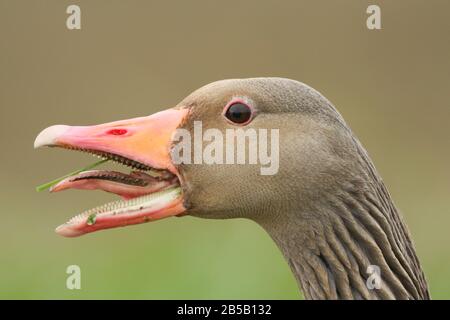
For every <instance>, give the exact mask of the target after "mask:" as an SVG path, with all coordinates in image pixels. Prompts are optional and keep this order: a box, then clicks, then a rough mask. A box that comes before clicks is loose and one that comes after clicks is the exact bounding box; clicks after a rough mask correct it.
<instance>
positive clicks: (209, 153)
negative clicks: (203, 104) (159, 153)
mask: <svg viewBox="0 0 450 320" xmlns="http://www.w3.org/2000/svg"><path fill="white" fill-rule="evenodd" d="M279 138H280V137H279V129H254V128H234V129H231V128H228V129H226V130H225V134H224V133H223V132H222V131H221V130H219V129H216V128H208V129H206V130H203V124H202V122H201V121H194V130H193V135H192V134H191V131H190V130H187V129H183V128H179V129H177V130H176V132H175V135H174V137H173V141H174V147H173V148H172V160H173V162H174V164H210V165H212V164H248V165H259V166H260V174H261V175H275V174H277V173H278V169H279V153H280V145H279Z"/></svg>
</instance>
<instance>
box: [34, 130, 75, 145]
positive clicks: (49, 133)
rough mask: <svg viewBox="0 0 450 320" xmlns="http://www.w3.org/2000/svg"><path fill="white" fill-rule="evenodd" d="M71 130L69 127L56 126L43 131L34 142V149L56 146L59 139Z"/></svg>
mask: <svg viewBox="0 0 450 320" xmlns="http://www.w3.org/2000/svg"><path fill="white" fill-rule="evenodd" d="M69 128H70V127H69V126H65V125H55V126H51V127H48V128H46V129H44V130H42V131H41V132H40V133H39V134H38V136H37V137H36V140H34V148H35V149H37V148H40V147H43V146H51V145H55V144H56V140H57V139H58V137H60V136H61V135H62V134H64V133H65V132H66V131H67V130H68V129H69Z"/></svg>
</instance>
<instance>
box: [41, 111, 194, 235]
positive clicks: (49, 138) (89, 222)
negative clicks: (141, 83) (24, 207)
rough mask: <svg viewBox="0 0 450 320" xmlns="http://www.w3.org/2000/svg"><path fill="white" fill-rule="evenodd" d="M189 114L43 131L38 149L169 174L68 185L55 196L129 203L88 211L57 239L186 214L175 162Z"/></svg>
mask: <svg viewBox="0 0 450 320" xmlns="http://www.w3.org/2000/svg"><path fill="white" fill-rule="evenodd" d="M187 113H188V110H187V109H168V110H165V111H162V112H158V113H155V114H153V115H151V116H148V117H141V118H134V119H129V120H123V121H116V122H111V123H105V124H100V125H94V126H66V125H55V126H51V127H49V128H47V129H45V130H43V131H42V132H41V133H40V134H39V135H38V136H37V138H36V140H35V143H34V147H35V148H38V147H42V146H50V147H52V146H56V147H63V148H68V149H76V150H82V151H87V152H90V153H93V154H97V155H100V156H101V157H104V158H107V159H111V160H115V161H117V162H121V163H123V164H125V165H129V166H132V167H135V168H137V169H139V170H151V169H157V170H158V171H159V172H162V173H163V174H162V175H161V176H159V177H154V176H150V175H147V174H146V173H145V171H144V172H141V171H139V172H132V173H131V174H130V175H126V174H123V173H118V172H111V171H97V170H94V171H86V172H82V173H80V174H78V175H75V176H71V177H69V178H67V179H65V180H63V181H62V182H60V183H59V184H58V185H57V186H56V188H54V189H53V191H59V190H64V189H69V188H78V189H102V190H105V191H108V192H113V193H116V194H119V195H121V196H123V197H124V198H126V200H122V201H120V202H115V203H113V204H108V205H105V206H101V207H98V208H96V209H91V210H88V211H86V212H84V213H82V214H80V215H78V216H76V217H75V218H72V219H71V220H70V221H69V222H67V223H66V224H63V225H61V226H60V227H58V228H57V230H56V231H57V233H59V234H61V235H64V236H79V235H82V234H85V233H88V232H93V231H97V230H101V229H107V228H114V227H119V226H125V225H130V224H137V223H143V222H147V221H151V220H157V219H161V218H165V217H168V216H173V215H177V214H180V213H182V212H184V211H185V208H184V206H183V201H182V200H183V199H182V192H181V188H180V185H179V180H178V178H177V175H178V171H177V168H176V167H175V166H174V164H173V162H172V160H171V157H170V147H171V144H172V137H173V135H174V133H175V132H176V129H177V128H178V127H179V126H180V125H181V124H182V123H183V121H184V119H185V118H186V116H187ZM164 172H165V173H164ZM118 177H120V179H118Z"/></svg>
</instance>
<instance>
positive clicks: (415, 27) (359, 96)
mask: <svg viewBox="0 0 450 320" xmlns="http://www.w3.org/2000/svg"><path fill="white" fill-rule="evenodd" d="M371 3H377V4H379V5H380V6H381V8H382V28H383V29H382V30H381V31H369V30H367V28H366V27H365V19H366V16H367V15H366V13H365V10H366V8H367V6H368V4H371ZM69 4H78V5H80V6H81V9H82V30H79V31H69V30H67V29H66V26H65V20H66V17H67V14H66V13H65V10H66V7H67V6H68V5H69ZM449 12H450V2H449V1H445V0H442V1H438V0H434V1H412V0H397V1H359V0H354V1H350V0H346V1H331V0H330V1H317V0H310V1H298V0H297V1H275V0H273V1H256V0H254V1H207V0H204V1H99V0H97V1H65V0H64V1H62V0H52V1H43V0H42V1H12V0H0V40H1V41H0V107H1V109H0V143H1V151H0V154H1V161H2V165H1V168H0V178H1V184H0V217H1V223H0V252H1V258H0V259H1V260H0V297H2V298H298V291H297V288H296V285H295V282H294V279H293V277H292V276H291V274H290V271H289V268H288V266H287V264H286V263H285V262H284V260H283V258H282V256H281V254H280V253H279V252H278V250H277V249H276V247H275V245H274V244H273V243H272V242H271V240H270V239H269V237H268V236H267V235H266V234H265V233H264V232H263V231H262V230H261V229H260V228H259V227H258V226H256V225H255V224H253V223H251V222H248V221H243V220H235V221H206V220H200V219H194V218H189V217H188V218H182V219H175V218H174V219H169V220H165V221H160V222H157V223H152V224H146V225H140V226H135V227H130V228H126V229H115V230H110V231H107V232H100V233H96V234H92V235H88V236H85V237H82V238H77V239H64V238H61V237H59V236H57V235H56V234H54V232H53V229H54V227H55V226H57V225H58V224H60V223H62V222H64V221H66V220H67V218H69V217H71V216H72V215H74V214H76V213H77V212H79V211H81V210H83V209H86V208H88V207H91V206H95V205H97V204H100V203H102V202H106V201H109V200H111V199H112V196H111V195H106V194H102V193H95V192H92V193H84V192H77V191H69V192H67V193H61V194H55V195H49V194H46V193H39V194H37V193H36V192H35V191H34V187H35V186H36V185H37V184H39V183H42V182H46V181H48V180H49V179H51V178H54V177H57V176H59V175H61V174H64V173H67V172H69V171H72V170H73V169H77V168H79V167H81V166H82V165H85V164H88V163H90V162H91V161H92V159H91V158H90V157H89V156H86V155H83V154H78V153H71V152H64V151H62V150H39V151H34V150H33V149H32V144H33V140H34V138H35V136H36V134H37V133H38V132H39V131H40V130H41V129H43V128H44V127H47V126H48V125H51V124H57V123H64V124H95V123H101V122H109V121H112V120H118V119H123V118H130V117H134V116H141V115H148V114H151V113H153V112H155V111H157V110H161V109H164V108H167V107H170V106H173V105H175V104H176V103H177V102H178V101H179V100H181V99H182V98H183V97H184V96H186V95H187V94H188V93H190V92H191V91H192V90H194V89H196V88H197V87H199V86H202V85H204V84H206V83H208V82H211V81H214V80H219V79H224V78H235V77H253V76H282V77H288V78H293V79H297V80H300V81H302V82H305V83H307V84H309V85H311V86H313V87H314V88H316V89H318V90H319V91H321V92H322V93H323V94H324V95H325V96H326V97H327V98H329V99H330V100H331V101H332V102H333V103H334V104H335V105H336V106H337V108H338V109H339V110H340V112H341V113H342V114H343V115H344V117H345V119H346V120H347V122H348V123H349V124H350V126H351V127H352V129H353V130H354V131H355V132H356V134H357V135H358V137H359V138H360V139H361V141H362V142H363V143H364V145H365V146H366V147H367V149H368V151H369V153H370V155H371V156H372V158H373V160H374V162H375V164H376V166H377V168H378V170H379V171H380V172H381V175H382V176H383V178H384V180H385V182H386V184H387V186H388V187H389V190H390V192H391V193H392V195H393V197H394V199H395V201H396V203H397V205H398V206H399V208H400V209H401V210H402V211H403V213H404V215H405V219H406V221H407V223H408V225H409V227H410V229H411V232H412V234H413V238H414V240H415V243H416V247H417V251H418V254H419V256H420V258H421V261H422V263H423V266H424V269H425V272H426V275H427V278H428V280H429V283H430V287H431V292H432V295H433V297H434V298H450V249H449V247H448V246H449V244H450V201H449V190H450V170H449V158H450V150H449V138H450V133H449V116H450V106H449V90H450V59H449V53H450V39H449V31H450V17H449ZM70 264H77V265H80V267H81V269H82V290H79V291H69V290H67V289H66V288H65V279H66V274H65V268H66V267H67V266H68V265H70Z"/></svg>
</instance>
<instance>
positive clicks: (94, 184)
mask: <svg viewBox="0 0 450 320" xmlns="http://www.w3.org/2000/svg"><path fill="white" fill-rule="evenodd" d="M107 173H109V174H111V175H114V176H127V175H125V174H123V173H120V172H111V171H110V172H108V171H100V170H92V171H84V172H82V173H80V174H77V175H75V176H71V177H69V178H66V179H64V180H62V181H61V182H59V183H58V184H57V185H55V186H53V187H52V188H50V192H58V191H62V190H66V189H80V190H97V189H99V190H103V191H106V192H111V193H115V194H117V195H119V196H121V197H123V198H125V199H130V198H135V197H139V196H142V195H145V194H149V193H153V192H156V191H159V190H161V189H163V188H166V187H168V186H169V185H171V181H170V180H158V179H156V178H153V177H151V176H149V175H147V174H145V173H142V172H133V173H131V174H130V176H131V177H132V178H139V179H141V180H144V181H145V182H146V183H147V184H146V185H145V186H138V185H128V184H125V183H120V182H116V181H110V180H105V179H101V178H100V175H104V174H107ZM96 176H99V178H95V177H96ZM87 177H89V179H88V178H87Z"/></svg>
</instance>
